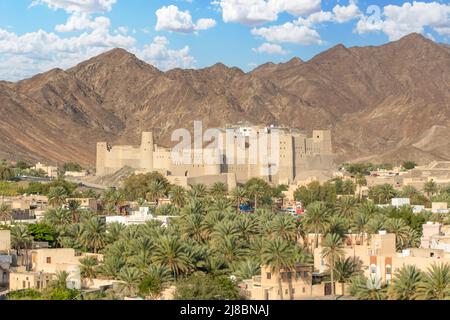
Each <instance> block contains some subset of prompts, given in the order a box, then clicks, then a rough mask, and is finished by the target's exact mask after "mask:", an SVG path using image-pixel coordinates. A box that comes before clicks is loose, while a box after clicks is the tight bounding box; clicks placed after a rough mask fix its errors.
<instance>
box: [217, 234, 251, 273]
mask: <svg viewBox="0 0 450 320" xmlns="http://www.w3.org/2000/svg"><path fill="white" fill-rule="evenodd" d="M215 252H216V254H217V257H218V258H219V259H221V260H223V261H224V262H225V263H226V264H227V266H228V267H229V266H231V264H232V263H233V261H239V260H240V259H241V258H243V257H245V256H246V254H247V253H248V250H247V249H246V248H245V246H244V243H243V242H242V241H240V240H239V238H238V237H236V236H233V235H228V236H225V237H224V238H221V239H220V240H219V241H218V242H217V245H216V248H215Z"/></svg>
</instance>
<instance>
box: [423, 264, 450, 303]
mask: <svg viewBox="0 0 450 320" xmlns="http://www.w3.org/2000/svg"><path fill="white" fill-rule="evenodd" d="M449 296H450V264H448V263H434V264H433V265H431V267H429V268H428V270H427V272H425V273H424V275H423V278H422V281H421V282H420V283H419V286H418V289H417V299H419V300H444V299H448V297H449Z"/></svg>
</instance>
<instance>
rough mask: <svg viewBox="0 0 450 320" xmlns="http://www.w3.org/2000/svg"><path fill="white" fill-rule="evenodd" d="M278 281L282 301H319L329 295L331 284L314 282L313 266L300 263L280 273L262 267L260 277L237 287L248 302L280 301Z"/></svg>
mask: <svg viewBox="0 0 450 320" xmlns="http://www.w3.org/2000/svg"><path fill="white" fill-rule="evenodd" d="M280 277H281V279H280ZM280 280H281V290H282V294H283V300H310V299H317V298H319V299H320V298H323V297H325V296H329V295H331V284H330V283H325V282H321V281H320V280H319V281H315V280H314V266H313V265H307V264H301V263H297V264H296V265H295V267H294V269H293V270H281V272H280V273H278V272H274V271H273V270H271V268H269V267H266V266H262V267H261V275H260V276H255V277H253V278H252V279H248V280H244V281H242V283H240V285H239V287H240V289H241V294H242V295H243V296H244V297H246V298H247V299H249V300H281V294H280ZM316 282H317V283H316ZM335 288H336V294H338V295H339V294H341V291H342V290H341V289H340V288H341V287H340V286H335Z"/></svg>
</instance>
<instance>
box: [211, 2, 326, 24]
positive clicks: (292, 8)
mask: <svg viewBox="0 0 450 320" xmlns="http://www.w3.org/2000/svg"><path fill="white" fill-rule="evenodd" d="M213 4H215V5H217V6H220V8H221V9H222V17H223V21H224V22H227V23H229V22H237V23H242V24H246V25H258V24H263V23H267V22H273V21H276V20H277V19H278V15H279V14H280V13H283V12H287V13H289V14H291V15H294V16H304V15H309V14H312V13H314V12H317V11H320V7H321V0H217V1H214V2H213Z"/></svg>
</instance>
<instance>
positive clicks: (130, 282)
mask: <svg viewBox="0 0 450 320" xmlns="http://www.w3.org/2000/svg"><path fill="white" fill-rule="evenodd" d="M142 277H143V274H142V272H141V271H140V270H139V269H137V268H134V267H131V268H128V267H124V268H122V270H121V271H120V272H119V275H118V279H119V280H120V281H121V283H119V285H118V291H119V293H120V294H122V295H123V296H125V297H132V298H133V297H136V296H137V293H138V288H139V284H140V283H141V281H142Z"/></svg>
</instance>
